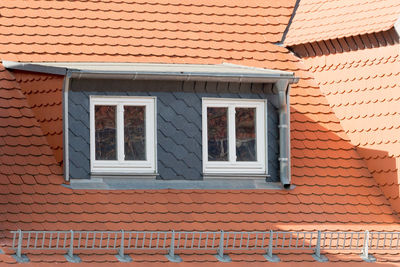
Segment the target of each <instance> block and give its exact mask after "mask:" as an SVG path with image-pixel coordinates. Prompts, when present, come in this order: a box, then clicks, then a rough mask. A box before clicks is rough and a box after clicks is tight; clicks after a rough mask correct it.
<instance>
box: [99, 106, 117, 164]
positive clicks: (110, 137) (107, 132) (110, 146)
mask: <svg viewBox="0 0 400 267" xmlns="http://www.w3.org/2000/svg"><path fill="white" fill-rule="evenodd" d="M115 111H116V106H95V107H94V113H95V115H94V121H95V143H96V148H95V150H96V160H116V159H117V130H116V127H115V126H116V123H115V120H116V119H115V115H116V112H115Z"/></svg>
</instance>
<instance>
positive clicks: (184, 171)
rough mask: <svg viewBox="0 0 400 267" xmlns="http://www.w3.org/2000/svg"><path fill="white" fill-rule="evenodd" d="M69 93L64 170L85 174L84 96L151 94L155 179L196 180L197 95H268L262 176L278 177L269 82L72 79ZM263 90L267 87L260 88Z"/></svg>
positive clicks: (198, 159)
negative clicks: (67, 156)
mask: <svg viewBox="0 0 400 267" xmlns="http://www.w3.org/2000/svg"><path fill="white" fill-rule="evenodd" d="M71 84H72V88H71V91H70V93H69V101H68V104H69V114H68V115H69V138H70V143H69V151H70V175H71V177H72V178H76V179H82V178H83V179H86V178H89V177H90V150H89V149H90V145H89V138H90V131H89V96H90V95H114V96H115V95H128V96H156V97H157V156H158V159H157V164H158V173H159V177H158V178H157V179H167V180H172V179H178V180H184V179H186V180H201V179H202V162H201V161H202V145H201V144H202V134H201V133H202V132H201V128H202V122H201V107H202V103H201V102H202V101H201V99H202V97H222V98H251V99H263V98H266V99H268V122H267V123H268V141H269V142H268V169H269V174H270V175H271V177H270V178H268V181H279V177H278V175H279V162H278V156H279V155H278V153H279V142H278V127H277V123H278V112H277V109H276V105H275V103H277V100H276V96H275V95H272V94H270V93H269V92H270V89H271V88H272V86H270V85H265V86H264V85H262V84H258V85H252V84H238V83H235V84H233V83H232V84H229V83H216V82H171V81H126V80H123V81H118V80H85V79H81V80H73V81H72V83H71ZM265 91H268V93H266V92H265Z"/></svg>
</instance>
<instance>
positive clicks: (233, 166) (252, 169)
mask: <svg viewBox="0 0 400 267" xmlns="http://www.w3.org/2000/svg"><path fill="white" fill-rule="evenodd" d="M208 107H226V108H228V147H229V149H228V151H229V152H228V157H229V160H228V161H209V160H208V134H207V133H208V129H207V125H208V123H207V108H208ZM235 108H255V109H256V148H257V161H238V162H237V161H236V129H235ZM266 118H267V100H266V99H242V98H238V99H236V98H235V99H232V98H207V97H204V98H202V127H203V129H202V133H203V136H202V137H203V145H202V147H203V173H204V174H205V177H207V176H210V177H212V176H213V175H214V174H215V175H218V176H220V175H221V174H228V175H229V174H235V175H241V176H240V178H243V175H250V176H249V178H253V177H251V175H264V174H267V171H268V168H267V162H268V160H267V143H268V142H267V133H268V131H267V123H266ZM229 178H235V177H234V175H232V176H230V177H229Z"/></svg>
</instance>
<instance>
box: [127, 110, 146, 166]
mask: <svg viewBox="0 0 400 267" xmlns="http://www.w3.org/2000/svg"><path fill="white" fill-rule="evenodd" d="M145 113H146V107H144V106H124V127H125V129H124V136H125V160H146V127H145V121H144V120H145Z"/></svg>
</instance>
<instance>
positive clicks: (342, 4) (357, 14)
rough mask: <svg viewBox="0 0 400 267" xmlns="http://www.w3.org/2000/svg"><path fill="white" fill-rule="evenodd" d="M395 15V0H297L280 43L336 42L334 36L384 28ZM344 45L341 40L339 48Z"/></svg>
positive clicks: (399, 11)
mask: <svg viewBox="0 0 400 267" xmlns="http://www.w3.org/2000/svg"><path fill="white" fill-rule="evenodd" d="M399 15H400V2H399V1H397V0H375V1H360V0H331V1H325V0H301V1H299V5H298V8H297V10H296V13H295V15H294V18H293V20H292V22H291V24H290V25H289V31H288V33H287V35H286V37H285V39H284V43H285V45H287V46H292V45H297V44H305V43H313V42H317V41H321V40H329V39H332V41H334V42H336V40H335V39H336V38H342V37H348V36H357V35H363V34H367V33H373V32H381V31H386V30H388V29H390V28H392V27H393V26H394V24H395V22H396V20H397V19H398V18H399ZM339 41H340V40H339ZM346 46H347V43H344V46H343V49H346ZM375 47H376V45H375ZM316 48H317V49H318V46H316Z"/></svg>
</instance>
